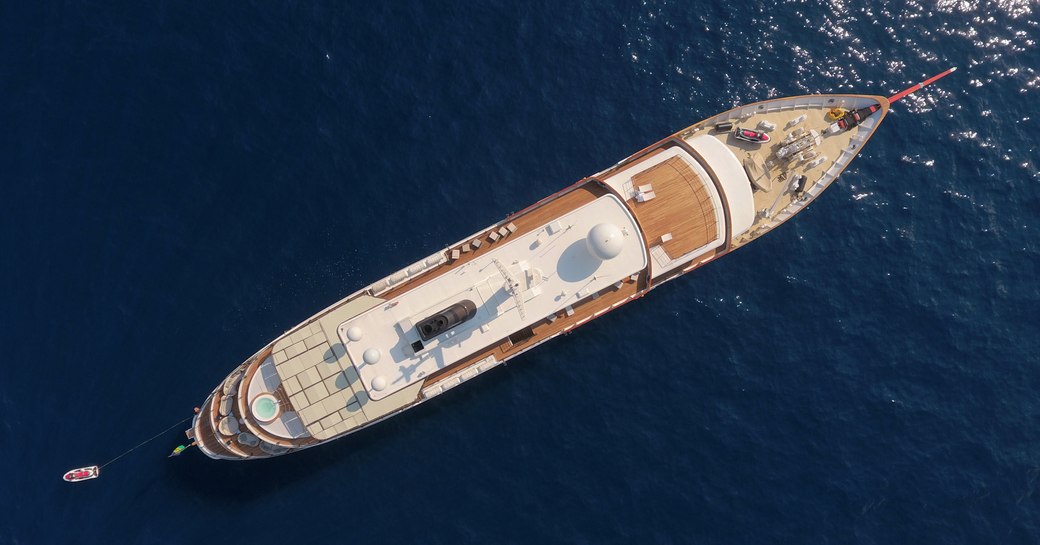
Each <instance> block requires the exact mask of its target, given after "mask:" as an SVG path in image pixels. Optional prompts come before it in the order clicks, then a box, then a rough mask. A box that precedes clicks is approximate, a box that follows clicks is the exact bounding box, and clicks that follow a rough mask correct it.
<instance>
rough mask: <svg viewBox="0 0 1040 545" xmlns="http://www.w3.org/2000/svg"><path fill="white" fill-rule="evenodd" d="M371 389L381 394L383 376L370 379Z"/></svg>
mask: <svg viewBox="0 0 1040 545" xmlns="http://www.w3.org/2000/svg"><path fill="white" fill-rule="evenodd" d="M372 389H373V390H375V391H377V392H382V391H383V390H385V389H386V377H384V376H383V375H379V376H378V377H376V378H374V379H372Z"/></svg>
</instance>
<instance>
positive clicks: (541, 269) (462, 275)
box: [338, 195, 647, 400]
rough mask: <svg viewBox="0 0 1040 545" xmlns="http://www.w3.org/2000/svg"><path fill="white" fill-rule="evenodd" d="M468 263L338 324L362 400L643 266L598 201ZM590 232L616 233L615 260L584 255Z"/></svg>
mask: <svg viewBox="0 0 1040 545" xmlns="http://www.w3.org/2000/svg"><path fill="white" fill-rule="evenodd" d="M550 219H551V221H549V222H548V223H546V224H543V225H541V226H540V227H539V228H537V229H533V230H531V231H529V232H527V233H524V234H522V235H515V234H514V235H513V236H511V237H510V240H509V242H508V243H505V244H503V245H500V246H498V247H497V248H495V249H493V250H492V251H489V252H487V253H484V254H482V255H480V256H476V257H474V258H473V259H472V260H469V261H467V262H466V263H465V264H463V265H461V266H458V267H455V268H453V270H452V271H451V272H450V273H449V274H442V275H440V276H438V277H436V278H434V279H431V280H429V281H427V282H425V283H423V284H421V285H418V286H416V287H413V288H412V289H410V290H408V291H406V292H404V293H402V294H401V295H400V296H398V297H395V298H393V299H391V300H389V302H388V303H387V304H384V305H380V306H378V307H376V308H373V309H371V310H369V311H367V312H365V313H362V314H361V315H359V316H357V317H355V318H352V319H350V320H347V321H345V322H343V323H342V324H340V326H339V328H338V335H339V338H340V340H341V342H342V343H343V345H344V346H345V347H346V350H347V354H348V355H349V357H350V359H351V361H353V362H354V364H355V367H356V369H357V370H358V373H359V375H360V377H361V383H362V385H363V386H364V388H365V389H366V390H367V391H368V395H369V397H371V398H372V399H375V400H378V399H382V398H383V397H385V396H387V395H390V394H392V393H394V392H396V391H398V390H400V389H401V388H404V387H406V386H408V385H410V384H414V383H417V382H420V381H422V380H423V379H424V378H425V377H426V376H428V375H429V374H432V373H435V372H437V371H439V370H441V369H444V368H447V367H450V366H452V365H454V364H455V363H457V362H459V361H461V360H463V359H464V358H466V357H467V356H469V355H470V354H472V353H473V352H475V351H477V350H479V349H480V348H482V347H485V346H488V345H490V344H492V343H494V342H496V341H499V340H501V339H503V338H505V337H507V336H510V335H514V334H516V333H517V332H520V331H522V330H524V329H525V328H527V327H530V326H531V325H532V324H534V323H536V322H538V321H540V320H542V319H544V318H546V317H547V316H550V315H553V314H555V313H557V312H559V311H561V310H564V309H566V308H567V307H570V306H573V305H574V304H576V303H578V302H580V301H582V300H584V299H586V298H588V297H590V296H591V295H592V294H594V293H597V292H599V291H600V290H603V289H604V288H607V287H608V286H611V285H614V284H617V283H619V282H622V280H623V279H625V278H627V277H629V276H631V275H633V274H637V273H639V272H640V271H641V270H642V269H643V268H645V267H646V264H647V255H646V249H645V247H644V246H643V242H642V239H641V238H640V236H639V226H638V224H637V223H636V221H635V219H634V218H633V217H632V216H631V215H630V214H629V212H628V210H627V208H626V207H625V206H624V205H623V204H622V203H621V201H620V200H619V199H618V198H617V197H615V196H613V195H605V196H603V197H600V198H598V199H596V200H594V201H592V202H589V203H587V204H584V205H582V206H580V207H578V208H576V209H574V210H571V211H569V212H567V213H565V214H563V215H560V216H558V217H554V218H550ZM597 225H609V226H613V227H614V228H615V229H616V230H617V234H616V236H617V237H619V238H618V239H617V241H616V243H617V244H618V246H617V252H618V253H617V255H614V256H610V257H606V258H604V257H599V256H597V255H594V253H591V252H590V249H589V248H588V246H587V240H586V239H587V237H588V236H589V233H590V231H591V230H592V229H593V227H595V226H597ZM460 302H468V303H470V304H472V305H473V308H474V309H475V310H474V311H473V314H474V315H473V316H472V318H471V319H468V320H466V321H464V322H462V323H460V324H458V325H457V326H453V327H452V328H451V329H450V330H448V331H445V332H444V333H443V334H438V335H436V336H434V337H431V338H428V339H422V338H420V334H419V332H418V331H417V326H418V325H419V323H420V321H422V320H424V319H426V318H428V317H430V316H433V315H435V314H436V313H437V312H438V311H441V310H443V309H445V308H448V307H450V306H451V305H454V304H457V303H460Z"/></svg>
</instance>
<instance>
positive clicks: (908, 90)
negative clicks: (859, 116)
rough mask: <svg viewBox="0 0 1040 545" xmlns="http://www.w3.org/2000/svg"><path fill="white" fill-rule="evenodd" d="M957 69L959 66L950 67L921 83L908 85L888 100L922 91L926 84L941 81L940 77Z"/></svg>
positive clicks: (895, 99)
mask: <svg viewBox="0 0 1040 545" xmlns="http://www.w3.org/2000/svg"><path fill="white" fill-rule="evenodd" d="M956 71H957V67H956V66H954V67H953V68H950V69H949V70H947V71H945V72H943V73H941V74H938V75H935V76H932V77H930V78H928V79H926V80H924V81H922V82H921V83H918V84H917V85H912V86H910V87H907V88H906V89H904V90H902V91H900V92H898V93H896V94H894V95H892V96H890V97H888V102H889V103H893V102H896V101H898V100H900V99H902V98H903V97H905V96H906V95H909V94H911V93H915V92H917V91H920V90H921V89H923V88H924V87H925V86H926V85H929V84H931V83H935V82H936V81H939V80H940V79H942V78H945V77H946V76H948V75H950V74H952V73H954V72H956Z"/></svg>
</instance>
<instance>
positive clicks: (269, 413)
mask: <svg viewBox="0 0 1040 545" xmlns="http://www.w3.org/2000/svg"><path fill="white" fill-rule="evenodd" d="M252 409H253V417H254V418H256V419H257V420H258V421H260V422H264V423H266V422H271V421H273V420H274V419H276V418H278V415H279V414H281V412H282V408H281V406H279V404H278V400H277V399H275V397H274V396H273V395H271V394H267V393H264V394H260V395H258V396H256V398H255V399H253V403H252Z"/></svg>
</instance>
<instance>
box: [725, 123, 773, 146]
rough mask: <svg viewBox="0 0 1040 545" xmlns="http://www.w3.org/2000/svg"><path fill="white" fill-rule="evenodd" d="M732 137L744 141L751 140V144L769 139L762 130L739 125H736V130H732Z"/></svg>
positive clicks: (761, 142) (763, 142) (762, 142)
mask: <svg viewBox="0 0 1040 545" xmlns="http://www.w3.org/2000/svg"><path fill="white" fill-rule="evenodd" d="M733 138H736V139H737V140H743V141H745V142H751V143H752V144H765V143H766V142H768V141H769V135H768V134H766V133H764V132H758V131H753V130H751V129H742V128H740V127H737V130H735V131H733Z"/></svg>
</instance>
